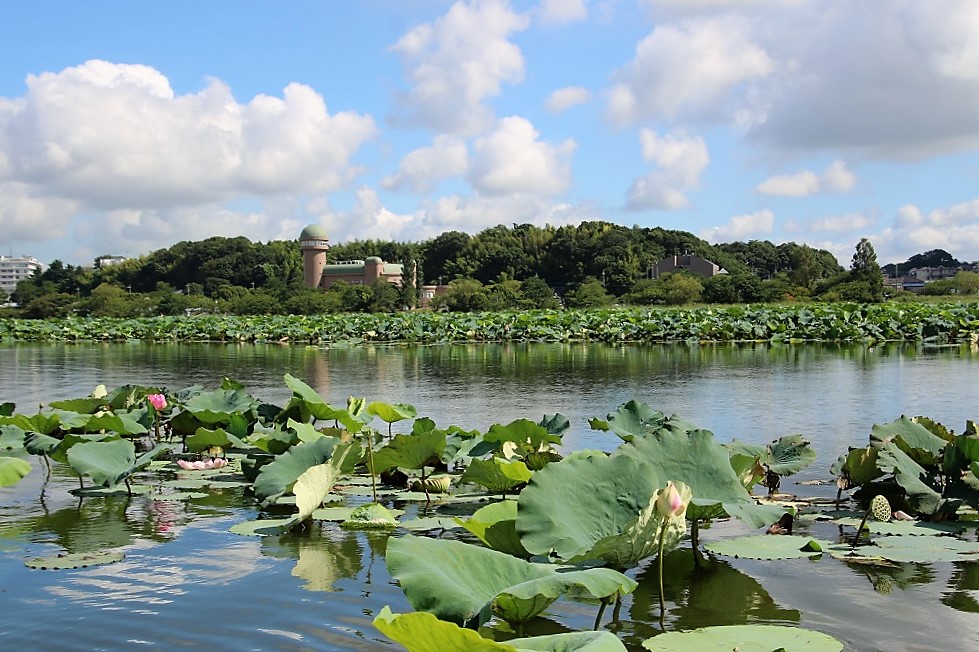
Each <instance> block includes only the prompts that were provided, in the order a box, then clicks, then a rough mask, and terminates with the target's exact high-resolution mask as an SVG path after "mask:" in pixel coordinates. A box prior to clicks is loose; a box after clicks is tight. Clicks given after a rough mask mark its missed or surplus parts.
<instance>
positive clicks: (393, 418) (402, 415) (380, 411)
mask: <svg viewBox="0 0 979 652" xmlns="http://www.w3.org/2000/svg"><path fill="white" fill-rule="evenodd" d="M367 413H368V414H373V415H375V416H378V417H380V418H381V420H382V421H384V422H385V423H397V422H398V421H404V420H405V419H414V418H415V417H416V416H418V410H416V409H415V408H414V406H412V405H407V404H405V403H396V404H394V405H391V404H390V403H381V402H379V401H375V402H373V403H371V404H370V405H368V406H367Z"/></svg>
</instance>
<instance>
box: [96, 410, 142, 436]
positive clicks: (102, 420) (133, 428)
mask: <svg viewBox="0 0 979 652" xmlns="http://www.w3.org/2000/svg"><path fill="white" fill-rule="evenodd" d="M78 429H79V430H82V431H83V432H102V431H108V432H115V433H118V434H120V435H122V436H124V437H126V436H133V435H143V434H146V433H147V432H149V430H147V428H146V426H144V425H143V424H141V423H139V422H138V421H136V420H135V419H133V418H132V416H130V415H128V414H97V415H94V416H92V417H89V418H88V419H86V420H85V424H84V425H83V426H78Z"/></svg>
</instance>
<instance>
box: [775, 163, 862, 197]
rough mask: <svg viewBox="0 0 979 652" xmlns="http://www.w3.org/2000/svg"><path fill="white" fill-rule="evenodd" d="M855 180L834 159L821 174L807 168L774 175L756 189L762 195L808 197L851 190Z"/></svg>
mask: <svg viewBox="0 0 979 652" xmlns="http://www.w3.org/2000/svg"><path fill="white" fill-rule="evenodd" d="M856 182H857V179H856V176H854V174H853V173H852V172H850V170H848V169H847V167H846V164H845V163H844V162H843V161H840V160H836V161H833V162H832V163H830V165H829V167H827V168H826V170H825V171H824V172H823V173H822V175H817V174H816V173H815V172H811V171H809V170H804V171H802V172H798V173H796V174H788V175H776V176H773V177H769V178H768V179H766V180H765V181H762V182H761V183H760V184H758V187H757V189H756V190H757V191H758V192H760V193H761V194H763V195H781V196H784V197H808V196H810V195H816V194H819V193H821V192H847V191H850V190H853V188H854V186H856Z"/></svg>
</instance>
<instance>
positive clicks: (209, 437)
mask: <svg viewBox="0 0 979 652" xmlns="http://www.w3.org/2000/svg"><path fill="white" fill-rule="evenodd" d="M245 447H246V444H245V442H243V441H241V440H240V439H238V438H237V437H235V436H234V435H232V434H231V433H229V432H227V431H226V430H224V429H223V428H217V429H215V430H209V429H207V428H198V429H197V432H195V433H194V434H193V435H191V436H190V437H188V438H187V441H186V448H187V452H189V453H199V452H201V451H206V450H209V449H211V448H245Z"/></svg>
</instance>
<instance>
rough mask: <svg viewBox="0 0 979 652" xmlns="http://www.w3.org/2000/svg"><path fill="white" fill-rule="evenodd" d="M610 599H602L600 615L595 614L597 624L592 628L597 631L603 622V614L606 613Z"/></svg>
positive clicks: (599, 609)
mask: <svg viewBox="0 0 979 652" xmlns="http://www.w3.org/2000/svg"><path fill="white" fill-rule="evenodd" d="M608 600H609V598H602V599H601V606H600V607H599V608H598V615H597V616H595V626H594V627H592V629H593V630H594V631H596V632H597V631H598V626H599V625H601V624H602V614H604V613H605V607H607V606H608Z"/></svg>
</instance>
